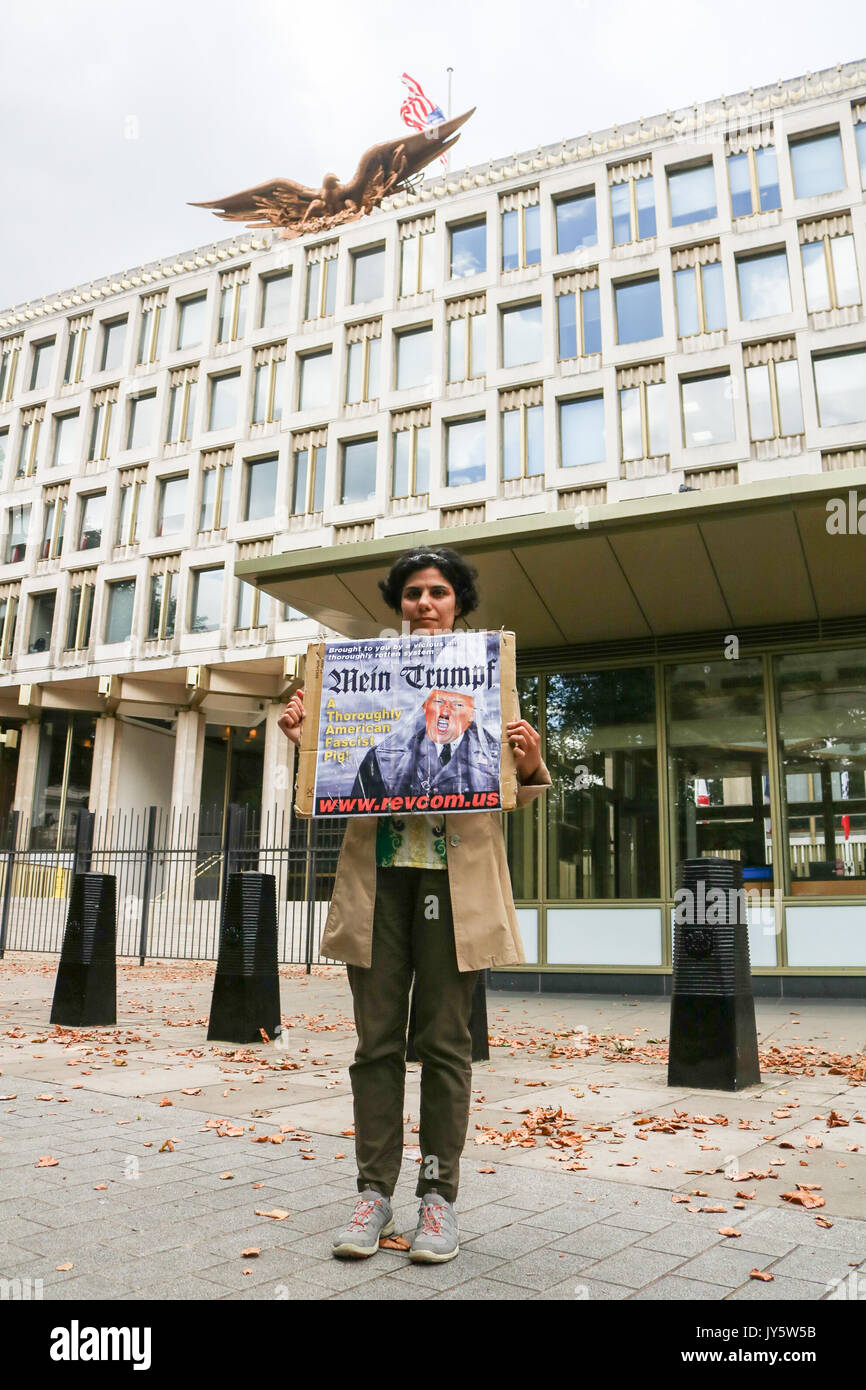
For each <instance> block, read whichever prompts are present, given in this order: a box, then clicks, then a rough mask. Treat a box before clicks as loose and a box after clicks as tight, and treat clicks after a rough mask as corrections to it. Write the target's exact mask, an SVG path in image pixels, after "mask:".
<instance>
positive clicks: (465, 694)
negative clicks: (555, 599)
mask: <svg viewBox="0 0 866 1390" xmlns="http://www.w3.org/2000/svg"><path fill="white" fill-rule="evenodd" d="M506 638H512V642H513V637H512V634H510V633H499V632H459V633H443V634H441V635H430V634H425V635H422V636H416V637H409V636H404V637H394V638H390V637H388V638H380V639H377V640H375V641H363V640H359V641H335V642H323V643H318V644H313V647H311V651H310V656H308V682H307V692H308V701H309V705H308V707H309V712H310V714H311V716H312V718H311V719H310V721H309V723H310V728H309V730H308V729H306V728H305V731H304V732H305V734H306V735H307V738H306V739H305V742H304V743H302V746H301V768H300V770H299V792H298V810H299V811H300V812H301V813H302V814H307V815H309V814H312V815H313V816H316V817H328V816H379V815H390V814H400V815H415V814H417V815H424V814H427V813H429V812H435V811H444V812H448V813H449V814H453V813H455V812H457V813H459V812H465V811H498V810H501V809H503V807H504V806H505V804H506V798H504V796H503V770H504V771H505V778H506V781H507V780H508V773H509V770H510V767H511V765H512V763H513V760H512V758H511V750H510V747H509V745H508V743H507V741H506V742H505V743H504V744H503V738H502V730H503V723H504V706H503V655H505V668H506V670H505V674H506V681H505V693H506V695H507V700H506V705H507V711H508V712H507V717H508V718H511V717H512V714H511V712H510V710H511V703H510V694H511V688H512V686H513V677H511V678H509V677H510V673H511V670H512V668H513V646H511V647H508V646H506V651H505V653H503V650H502V646H503V639H506ZM314 648H317V650H316V651H314ZM311 657H312V658H313V663H312V672H310V670H309V664H310V658H311ZM509 657H511V659H510V660H509ZM316 658H317V659H316ZM310 674H312V679H309V676H310ZM309 697H313V699H312V700H311V701H310V700H309ZM514 698H515V699H516V691H515V692H514ZM313 744H314V746H313ZM305 745H306V746H305ZM503 748H504V749H505V750H506V755H505V757H504V756H503ZM305 753H306V771H307V776H306V777H304V776H303V773H304V767H305ZM310 755H312V757H313V759H314V763H313V766H311V765H310ZM503 765H504V767H503ZM310 773H312V774H313V775H312V777H311V776H310ZM303 783H306V786H307V796H306V797H305V796H304V794H303V785H302V784H303ZM310 784H312V785H310ZM310 793H312V794H311V795H310ZM305 801H306V803H307V804H304V803H305Z"/></svg>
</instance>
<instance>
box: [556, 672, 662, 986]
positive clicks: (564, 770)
mask: <svg viewBox="0 0 866 1390" xmlns="http://www.w3.org/2000/svg"><path fill="white" fill-rule="evenodd" d="M544 725H545V731H546V734H547V752H546V759H547V766H548V768H549V769H550V776H551V779H552V781H553V789H554V790H553V795H552V796H551V798H550V802H549V805H548V815H547V887H548V895H549V897H551V898H553V899H555V900H558V901H564V902H571V901H574V900H575V899H587V898H596V899H600V900H612V899H617V898H623V897H626V898H630V899H640V898H656V897H657V896H658V893H659V888H660V883H659V808H658V773H657V769H656V759H657V751H656V697H655V677H654V673H653V670H652V667H651V666H645V667H630V668H626V669H624V670H612V671H581V672H580V673H579V674H576V675H556V674H553V675H550V676H548V678H547V701H546V708H545V720H544ZM578 731H579V732H578ZM635 731H639V734H636V732H635ZM576 750H579V752H578V751H576ZM576 761H577V762H579V763H580V764H581V767H580V776H579V777H576V776H575V762H576ZM558 916H559V914H556V913H552V914H551V915H550V918H549V920H548V959H549V960H565V961H571V960H573V959H574V958H575V957H574V954H572V953H571V952H572V950H573V948H570V947H569V945H568V943H567V939H566V938H567V934H568V932H569V927H568V926H565V925H562V926H560V925H559V924H558V921H557V919H558ZM566 920H567V919H566ZM579 958H580V957H578V959H579Z"/></svg>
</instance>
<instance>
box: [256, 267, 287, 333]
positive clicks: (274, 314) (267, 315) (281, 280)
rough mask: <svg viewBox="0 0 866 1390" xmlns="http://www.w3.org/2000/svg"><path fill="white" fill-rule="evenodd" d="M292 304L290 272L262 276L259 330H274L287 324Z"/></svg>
mask: <svg viewBox="0 0 866 1390" xmlns="http://www.w3.org/2000/svg"><path fill="white" fill-rule="evenodd" d="M291 302H292V272H291V271H290V270H287V271H285V273H284V274H282V275H263V276H262V311H261V321H260V323H259V327H260V328H274V327H276V325H277V324H281V323H287V322H288V318H289V309H290V307H291Z"/></svg>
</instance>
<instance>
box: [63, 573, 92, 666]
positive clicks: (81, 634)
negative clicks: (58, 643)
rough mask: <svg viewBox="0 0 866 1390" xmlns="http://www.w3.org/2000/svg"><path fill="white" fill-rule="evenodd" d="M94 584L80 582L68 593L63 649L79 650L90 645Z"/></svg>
mask: <svg viewBox="0 0 866 1390" xmlns="http://www.w3.org/2000/svg"><path fill="white" fill-rule="evenodd" d="M94 593H95V585H94V584H92V583H90V584H85V583H81V584H79V585H78V587H77V588H75V589H72V590H71V592H70V595H69V615H68V617H67V620H66V641H65V642H64V644H63V645H64V650H65V651H68V652H69V651H75V652H80V651H84V650H86V648H87V647H88V646H89V645H90V629H91V624H92V622H93V596H94Z"/></svg>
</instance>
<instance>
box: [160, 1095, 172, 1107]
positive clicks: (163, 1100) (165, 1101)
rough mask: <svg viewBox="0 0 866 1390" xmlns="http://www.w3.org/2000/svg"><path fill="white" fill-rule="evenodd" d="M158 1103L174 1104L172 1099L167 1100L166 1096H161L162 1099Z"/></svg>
mask: <svg viewBox="0 0 866 1390" xmlns="http://www.w3.org/2000/svg"><path fill="white" fill-rule="evenodd" d="M159 1103H160V1105H174V1101H173V1100H169V1098H168V1096H163V1098H162V1100H161V1101H160V1102H159Z"/></svg>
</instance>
